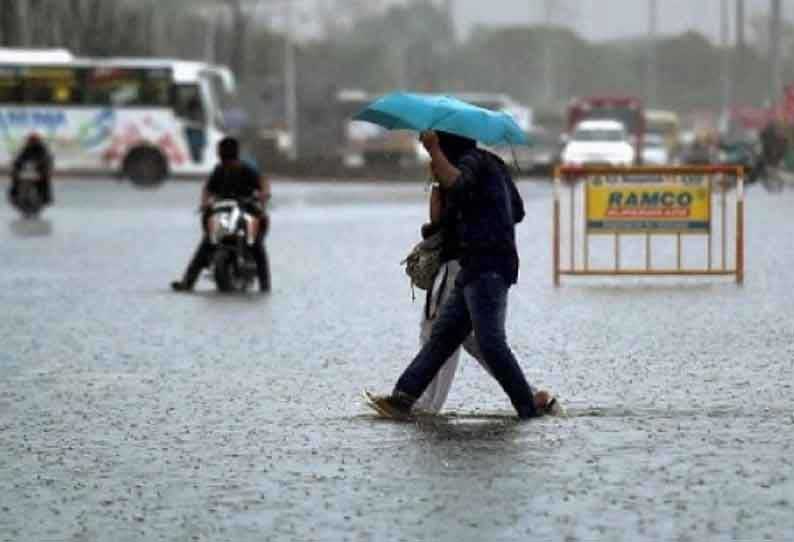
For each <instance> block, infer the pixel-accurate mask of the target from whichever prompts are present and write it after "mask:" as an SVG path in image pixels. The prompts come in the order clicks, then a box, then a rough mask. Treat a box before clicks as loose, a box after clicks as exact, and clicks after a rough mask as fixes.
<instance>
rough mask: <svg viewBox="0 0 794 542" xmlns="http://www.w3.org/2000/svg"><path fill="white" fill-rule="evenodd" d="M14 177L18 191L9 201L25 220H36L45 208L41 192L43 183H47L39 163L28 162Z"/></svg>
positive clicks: (10, 196)
mask: <svg viewBox="0 0 794 542" xmlns="http://www.w3.org/2000/svg"><path fill="white" fill-rule="evenodd" d="M14 175H15V176H16V191H15V193H14V194H13V195H9V200H10V201H11V204H12V205H13V206H14V207H16V208H17V209H18V210H19V212H20V213H22V216H23V217H24V218H35V217H36V216H38V214H39V213H40V212H41V209H42V207H44V198H43V197H42V190H41V183H44V182H45V178H44V174H43V173H42V171H41V168H40V166H39V164H38V163H37V162H35V161H34V160H28V161H27V162H25V163H24V164H22V167H21V168H20V169H19V171H17V172H16V173H14Z"/></svg>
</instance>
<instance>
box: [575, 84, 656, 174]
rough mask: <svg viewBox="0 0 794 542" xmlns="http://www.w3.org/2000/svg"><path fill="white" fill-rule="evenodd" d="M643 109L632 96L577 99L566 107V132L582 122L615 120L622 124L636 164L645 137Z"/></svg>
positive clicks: (640, 157)
mask: <svg viewBox="0 0 794 542" xmlns="http://www.w3.org/2000/svg"><path fill="white" fill-rule="evenodd" d="M644 111H645V108H644V106H643V104H642V101H641V100H640V99H639V98H634V97H632V96H592V97H588V98H577V99H574V100H572V101H571V103H570V104H569V105H568V113H567V123H566V124H567V126H566V128H567V130H568V134H572V133H573V131H574V130H575V129H576V125H577V124H579V123H580V122H582V121H583V120H616V121H619V122H622V123H623V125H624V126H625V127H626V131H627V132H628V133H629V135H630V137H631V143H632V145H634V148H635V153H634V156H635V157H636V158H635V160H636V161H637V163H640V162H641V161H642V146H643V144H642V143H643V138H644V137H645V113H644Z"/></svg>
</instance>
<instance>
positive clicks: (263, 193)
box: [259, 175, 271, 208]
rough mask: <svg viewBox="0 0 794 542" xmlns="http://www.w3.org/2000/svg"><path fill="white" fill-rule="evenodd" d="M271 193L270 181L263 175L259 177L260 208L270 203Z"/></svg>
mask: <svg viewBox="0 0 794 542" xmlns="http://www.w3.org/2000/svg"><path fill="white" fill-rule="evenodd" d="M270 198H271V193H270V179H268V178H267V176H265V175H260V176H259V201H261V202H262V208H264V207H265V206H266V205H267V202H268V201H270Z"/></svg>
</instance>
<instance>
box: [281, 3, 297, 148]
mask: <svg viewBox="0 0 794 542" xmlns="http://www.w3.org/2000/svg"><path fill="white" fill-rule="evenodd" d="M285 9H286V23H287V24H286V28H285V30H284V31H285V35H284V108H285V111H286V119H287V129H288V130H289V135H290V142H291V145H290V146H289V152H288V156H289V159H290V160H297V158H298V96H297V90H298V87H297V82H296V74H295V41H294V40H295V36H294V32H295V29H294V10H293V5H292V2H287V3H286V4H285Z"/></svg>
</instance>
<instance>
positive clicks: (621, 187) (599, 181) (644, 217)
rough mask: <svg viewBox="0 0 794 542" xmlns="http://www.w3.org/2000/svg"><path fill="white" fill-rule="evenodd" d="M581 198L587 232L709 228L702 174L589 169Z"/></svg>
mask: <svg viewBox="0 0 794 542" xmlns="http://www.w3.org/2000/svg"><path fill="white" fill-rule="evenodd" d="M585 198H586V208H587V218H586V220H587V233H589V234H614V233H626V234H640V233H641V234H645V233H686V234H707V233H709V231H710V229H711V187H710V183H709V180H708V178H707V177H706V176H703V175H645V176H628V177H627V178H624V176H622V175H594V176H591V177H589V178H588V181H587V188H586V194H585Z"/></svg>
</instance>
